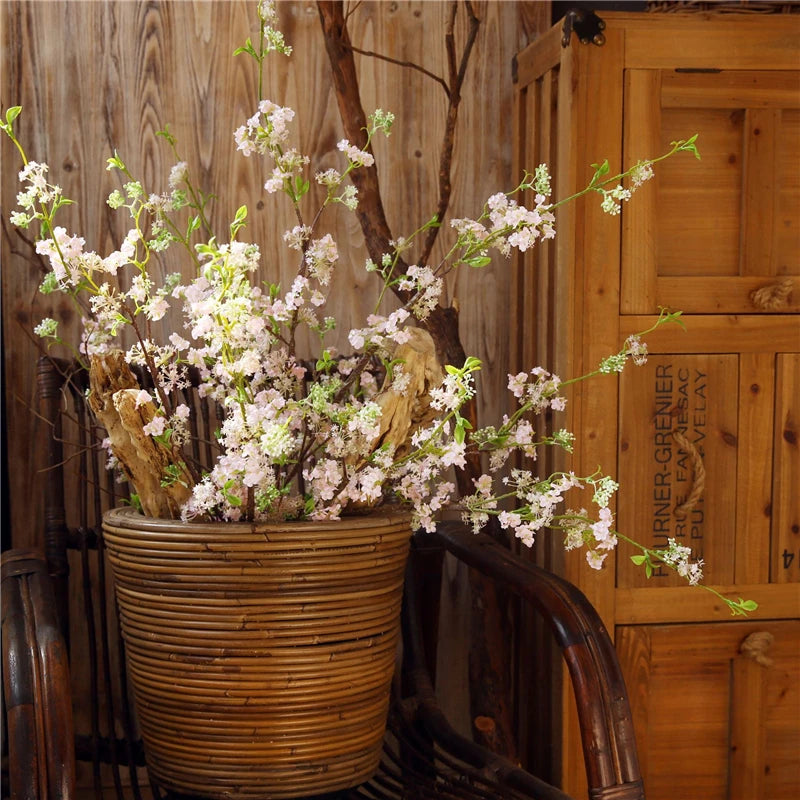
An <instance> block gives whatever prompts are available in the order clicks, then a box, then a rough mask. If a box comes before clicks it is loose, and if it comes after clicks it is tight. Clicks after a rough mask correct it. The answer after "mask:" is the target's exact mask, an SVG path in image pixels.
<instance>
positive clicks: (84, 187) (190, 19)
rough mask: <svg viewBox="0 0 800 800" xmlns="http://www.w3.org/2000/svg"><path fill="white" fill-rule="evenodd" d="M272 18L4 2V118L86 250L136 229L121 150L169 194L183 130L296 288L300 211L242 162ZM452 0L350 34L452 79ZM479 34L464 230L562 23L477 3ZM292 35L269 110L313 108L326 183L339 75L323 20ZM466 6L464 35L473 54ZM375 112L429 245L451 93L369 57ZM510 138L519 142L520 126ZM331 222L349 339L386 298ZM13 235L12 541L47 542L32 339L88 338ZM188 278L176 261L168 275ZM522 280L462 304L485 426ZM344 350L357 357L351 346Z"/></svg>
mask: <svg viewBox="0 0 800 800" xmlns="http://www.w3.org/2000/svg"><path fill="white" fill-rule="evenodd" d="M254 5H255V3H254V2H253V3H250V2H248V3H245V2H239V0H231V1H230V2H229V1H228V0H217V1H216V2H194V1H192V2H149V3H131V2H104V3H89V2H53V3H36V2H13V0H12V1H11V2H6V3H3V4H2V8H1V9H0V24H2V47H3V50H2V52H3V72H2V86H1V89H0V90H1V91H2V98H0V99H1V100H2V107H3V109H5V108H7V107H8V106H10V105H15V104H20V105H22V106H23V108H24V111H23V115H22V117H21V118H20V120H19V130H20V136H21V138H22V140H23V141H24V143H25V145H26V148H27V151H28V155H29V158H31V159H34V160H39V161H46V162H47V163H49V164H50V166H51V176H52V180H53V181H54V182H56V183H58V184H60V185H61V186H62V187H63V189H64V193H65V195H66V196H68V197H71V198H74V199H76V200H77V201H78V203H77V204H76V205H75V206H73V207H71V208H68V209H65V212H64V213H63V216H62V219H61V223H62V224H64V225H65V227H67V229H68V230H69V231H71V232H77V233H80V235H83V236H84V237H85V238H86V243H87V244H86V249H95V250H97V252H101V253H102V252H109V251H110V250H111V249H113V248H114V247H115V246H117V245H118V244H119V242H120V239H121V237H122V236H124V234H125V232H126V230H127V226H126V221H125V220H124V219H123V218H122V216H121V215H114V214H112V212H111V211H110V210H109V208H108V207H107V205H106V203H105V199H106V197H107V196H108V193H109V191H110V190H111V189H112V188H115V187H116V186H117V185H118V184H117V182H116V181H117V178H116V177H115V176H114V175H112V174H110V173H107V172H106V171H105V169H104V166H105V160H106V158H107V157H108V156H110V155H111V154H112V153H113V151H114V150H115V149H116V150H117V151H118V152H119V153H120V155H121V156H122V157H123V159H124V160H125V162H126V163H127V164H128V166H129V167H130V169H131V171H132V172H133V173H134V174H135V175H137V176H140V177H141V178H142V179H143V181H144V182H145V185H146V186H147V187H148V191H163V190H164V189H165V188H166V179H167V175H168V174H169V169H170V166H171V164H172V163H173V159H172V158H171V155H170V153H169V149H168V148H167V147H166V146H165V145H164V143H163V141H162V140H160V139H158V138H157V137H156V136H155V133H156V131H158V130H160V129H162V128H163V127H164V126H165V125H167V124H169V126H170V130H171V131H172V133H173V134H174V135H175V136H176V137H177V139H178V147H179V151H180V153H181V156H182V158H184V159H185V160H187V161H188V162H189V163H190V165H191V167H192V168H193V170H194V174H195V176H198V177H199V178H201V179H202V181H203V182H204V183H206V184H207V189H209V190H210V191H212V192H213V193H214V194H216V195H217V196H218V198H219V200H218V202H217V204H216V206H215V210H214V214H213V216H214V219H215V221H216V223H217V229H218V230H224V229H225V226H226V225H227V221H228V220H229V219H231V218H232V215H233V213H234V211H235V209H236V208H237V207H238V205H240V204H242V203H246V204H247V206H248V208H249V211H250V216H249V224H250V227H249V229H248V230H249V235H250V236H251V237H252V238H253V239H254V240H255V241H258V242H259V243H260V244H261V247H262V253H263V261H264V265H265V266H264V277H267V275H268V276H269V277H270V278H271V279H273V280H274V276H276V275H279V276H281V277H282V278H283V279H284V281H285V280H286V279H287V278H288V277H289V276H290V275H291V274H292V269H293V267H292V262H291V259H290V257H289V254H288V251H287V250H286V248H285V247H284V246H283V245H282V244H281V242H280V235H281V234H282V232H283V231H284V230H285V229H286V228H287V227H290V226H291V224H294V223H293V222H292V221H291V218H290V216H289V213H288V212H289V209H288V206H287V205H286V204H282V203H281V202H280V198H278V199H277V200H276V196H271V195H267V194H266V193H265V192H264V191H263V189H262V188H261V186H262V184H263V181H264V174H263V172H264V170H263V165H262V164H259V163H258V162H257V161H256V160H254V159H245V158H243V157H242V156H241V155H239V154H237V153H236V152H235V146H234V144H233V139H232V132H233V130H234V129H235V128H236V127H238V126H239V125H240V124H242V122H243V121H244V120H245V119H246V118H247V117H249V116H250V115H251V114H252V113H253V111H254V109H255V102H256V82H255V78H254V68H253V62H252V61H251V60H250V59H249V58H247V57H245V56H238V57H235V58H234V57H233V55H232V53H233V50H234V49H235V48H236V47H237V46H239V45H240V44H242V43H244V41H245V38H246V37H247V36H248V35H250V34H251V33H254V32H256V33H257V25H255V24H254V23H255V13H254ZM448 5H449V4H448V3H444V2H433V3H432V2H399V3H398V2H366V3H353V4H352V6H351V7H350V9H349V10H350V11H351V13H352V17H351V20H350V29H351V36H352V39H353V42H354V43H355V44H356V45H357V46H358V47H360V48H363V49H364V50H369V51H377V52H380V53H385V54H387V55H390V56H392V57H393V58H395V59H398V60H401V61H414V62H418V63H420V64H422V65H424V66H425V67H426V68H427V69H429V70H430V71H432V72H434V73H436V74H444V73H445V65H446V60H445V58H446V57H445V47H444V31H445V23H446V18H447V17H446V15H447V7H448ZM474 5H475V8H476V10H477V13H478V16H479V17H480V18H481V19H482V21H483V24H482V26H481V32H480V35H479V39H478V42H477V46H476V51H475V54H474V56H473V63H472V64H471V66H470V74H469V78H468V80H467V85H466V90H465V93H464V100H463V103H462V108H461V119H460V129H459V133H458V142H459V143H458V145H457V151H456V154H455V160H454V164H455V166H454V170H453V184H454V198H455V203H454V207H453V214H454V215H456V216H464V215H471V214H474V213H477V211H478V210H479V209H480V207H481V205H482V203H483V201H484V200H485V199H486V197H488V196H489V194H491V193H493V192H494V191H497V190H499V189H502V188H507V187H508V188H510V186H511V185H512V184H513V183H515V182H516V181H515V179H513V178H512V176H511V138H510V137H511V132H510V120H511V109H512V82H511V59H512V57H513V55H514V53H516V52H517V51H519V50H520V49H522V47H524V46H525V45H526V44H527V43H528V42H529V41H531V40H532V39H533V38H534V37H535V35H536V32H537V31H539V30H543V29H544V28H545V27H547V26H548V25H549V3H511V2H508V3H506V2H492V3H487V2H483V3H481V2H479V3H475V4H474ZM279 9H280V17H281V26H282V28H283V30H284V31H285V33H286V36H287V39H288V41H289V42H291V43H292V45H293V46H294V48H295V53H294V55H293V56H292V57H291V59H289V60H286V59H285V58H284V57H282V56H277V55H276V56H274V57H273V58H272V59H271V60H269V62H268V68H267V76H266V82H265V83H266V85H265V91H264V93H265V96H266V97H269V98H270V99H272V100H274V101H275V102H278V103H280V104H282V105H290V106H292V107H293V108H295V109H296V111H297V118H296V123H297V124H296V128H295V130H296V131H299V147H300V149H301V150H302V151H303V152H304V153H308V154H310V156H311V158H312V162H313V165H314V168H322V169H324V168H327V167H329V166H333V165H334V164H338V163H339V154H338V152H337V151H336V142H337V141H338V140H339V138H341V134H340V124H339V119H338V110H337V107H336V101H335V97H334V96H333V93H332V89H331V84H330V80H329V76H328V64H327V58H326V55H325V52H324V48H323V43H322V38H321V33H320V24H319V19H318V14H317V10H316V5H315V4H314V3H313V2H281V3H280V4H279ZM463 22H464V13H463V8H462V9H461V11H460V13H459V23H460V24H459V26H458V30H459V32H460V34H461V41H463V34H464V31H465V25H464V24H463ZM359 65H360V75H361V78H360V79H361V85H362V91H363V98H364V105H365V108H366V109H367V110H370V109H372V108H375V107H383V108H388V109H391V110H392V111H394V112H395V114H396V115H397V118H398V123H397V126H396V128H395V132H394V133H393V135H392V137H391V139H389V140H388V141H381V142H378V144H377V146H376V155H377V157H378V159H379V163H380V165H381V180H382V185H383V186H384V190H385V192H386V196H387V198H388V203H387V206H388V216H389V222H390V224H391V226H392V227H393V230H394V231H395V233H396V234H402V233H408V232H410V231H412V230H413V229H414V228H415V227H416V226H417V225H418V224H419V223H420V222H421V221H423V220H426V219H428V218H429V217H430V216H431V215H432V213H433V209H434V208H435V190H436V179H437V155H438V147H439V141H440V134H441V131H442V129H443V125H444V114H445V97H444V92H443V91H442V88H441V87H440V86H439V85H438V84H436V83H435V82H434V81H432V80H430V79H428V78H425V77H424V76H422V75H421V74H420V73H419V72H412V71H410V70H407V69H405V70H404V69H402V68H400V67H398V66H396V65H394V64H389V63H387V62H385V61H380V60H376V59H372V58H361V59H360V63H359ZM507 125H508V126H509V127H506V126H507ZM0 146H1V147H2V151H1V152H2V158H3V162H2V164H3V171H2V214H3V218H4V219H5V220H7V219H8V215H9V213H10V212H11V210H12V209H13V208H14V207H15V196H16V192H17V191H18V188H17V187H18V184H17V181H16V173H17V169H18V164H19V161H18V158H17V155H16V152H15V151H14V149H13V147H12V146H11V144H10V142H8V140H7V139H6V137H3V141H2V145H0ZM329 224H330V226H331V229H332V230H333V232H334V234H335V236H336V237H337V239H338V241H339V245H340V252H341V255H342V257H341V261H340V263H341V273H342V274H341V277H342V278H343V280H342V281H341V282H340V284H339V285H338V287H337V289H336V297H335V302H334V306H335V307H334V308H332V309H331V308H330V306H329V311H328V312H327V313H331V312H332V313H333V314H334V315H335V316H336V317H337V319H338V321H339V326H340V330H341V331H344V332H346V331H347V330H349V328H350V327H351V326H352V325H353V324H355V325H361V324H363V319H364V316H365V314H366V313H369V312H370V311H371V310H372V305H373V304H374V300H375V296H376V294H375V288H376V286H375V285H374V284H373V283H372V281H371V279H370V276H368V275H366V274H365V273H364V271H363V269H362V265H363V262H364V250H363V248H362V247H361V234H360V229H359V227H358V224H357V222H356V220H355V218H354V217H353V216H352V215H348V214H345V213H337V214H336V215H334V217H333V218H332V219H329ZM2 235H3V239H2V296H3V306H2V311H3V335H4V349H5V359H6V362H5V375H4V385H5V392H6V403H7V419H6V425H7V431H8V453H9V480H10V498H11V512H10V519H11V523H12V529H13V543H14V544H15V545H17V546H20V545H28V544H34V543H35V542H36V541H37V537H38V536H39V532H40V530H41V526H40V525H39V524H38V523H39V520H38V518H37V517H38V513H37V512H38V509H39V508H40V505H39V504H38V503H37V501H36V498H37V497H38V492H39V487H40V484H41V475H40V473H39V470H40V469H41V463H40V453H41V442H42V437H43V434H44V432H43V431H42V430H41V427H42V426H41V425H40V423H39V422H38V420H37V418H36V414H35V410H34V401H35V395H34V364H35V359H36V355H37V351H36V346H35V344H34V341H33V338H32V335H31V333H30V331H31V328H32V327H33V325H34V324H36V322H38V321H39V319H41V318H42V317H43V316H53V317H55V318H56V319H58V320H59V322H60V324H61V329H62V331H64V332H65V333H66V334H67V337H68V338H74V335H75V332H76V330H77V326H78V319H77V316H76V314H75V311H74V309H73V308H72V306H71V305H70V302H69V301H68V300H67V299H65V298H64V297H62V296H60V295H51V296H50V297H49V298H42V297H40V296H37V292H36V287H37V286H38V284H39V282H40V280H41V278H42V275H43V267H42V265H41V263H40V262H39V261H37V260H35V259H32V258H30V248H29V247H28V246H27V245H26V244H25V242H24V241H23V240H22V239H21V238H19V236H18V235H17V234H16V232H15V231H13V230H12V229H11V228H10V226H8V225H7V224H6V225H4V228H3V234H2ZM180 268H181V263H180V261H179V260H175V259H174V258H173V259H172V260H170V259H167V260H166V263H165V264H164V266H163V269H164V271H165V272H168V271H174V270H176V269H180ZM508 275H509V271H508V268H507V265H506V264H505V263H503V262H502V261H501V262H500V263H498V264H497V266H496V267H493V268H491V269H487V270H484V271H475V270H471V271H469V273H466V272H465V273H463V274H461V275H459V276H458V277H457V278H456V279H455V280H454V281H453V282H452V284H451V286H450V287H449V299H451V300H452V299H455V300H457V301H458V302H459V304H460V307H461V329H462V337H463V339H464V342H465V345H466V349H467V351H468V352H469V353H471V354H474V355H476V356H478V357H479V358H481V359H482V360H483V361H484V365H485V368H484V371H483V372H482V374H481V376H480V380H481V383H482V386H483V388H484V391H483V394H482V397H483V399H482V403H481V409H480V411H481V413H482V414H483V416H484V418H489V417H494V416H496V412H497V410H498V408H499V407H501V403H502V402H504V393H505V392H504V384H505V374H506V372H507V360H508V331H507V329H506V328H505V322H506V321H507V318H508V317H507V308H508V299H507V296H506V295H507V291H508V286H509V283H508ZM345 345H346V342H345Z"/></svg>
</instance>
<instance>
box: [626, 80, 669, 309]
mask: <svg viewBox="0 0 800 800" xmlns="http://www.w3.org/2000/svg"><path fill="white" fill-rule="evenodd" d="M660 98H661V71H660V70H655V69H634V70H626V73H625V132H624V137H625V138H624V141H625V158H624V163H625V164H626V165H629V164H635V163H636V162H637V161H638V160H639V159H642V158H647V157H650V156H652V155H653V154H655V153H658V152H659V148H660V147H661V135H660V134H661V103H660ZM651 183H653V184H655V185H650V184H645V185H644V186H643V187H642V188H641V189H639V190H638V191H637V192H636V196H635V198H634V200H633V202H631V203H629V204H627V205H626V206H625V208H624V209H623V210H622V231H623V234H622V262H621V265H620V269H621V275H622V277H621V289H620V293H621V297H620V313H621V314H654V313H657V312H658V299H657V292H656V280H657V279H656V276H657V274H658V270H657V255H658V254H657V252H656V237H655V226H654V225H653V224H652V223H651V222H650V221H651V220H653V219H655V217H656V208H657V204H658V194H657V190H658V177H657V176H656V177H655V178H654V179H653V180H652V181H651ZM634 232H635V233H634Z"/></svg>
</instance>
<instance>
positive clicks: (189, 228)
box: [186, 214, 200, 239]
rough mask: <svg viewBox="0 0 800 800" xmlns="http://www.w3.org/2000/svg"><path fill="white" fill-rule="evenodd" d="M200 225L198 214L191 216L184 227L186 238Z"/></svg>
mask: <svg viewBox="0 0 800 800" xmlns="http://www.w3.org/2000/svg"><path fill="white" fill-rule="evenodd" d="M199 227H200V215H199V214H198V215H197V216H195V217H192V218H191V219H190V220H189V224H188V226H187V227H186V238H187V239H188V238H189V237H190V236H191V235H192V234H193V233H194V232H195V231H196V230H197V229H198V228H199Z"/></svg>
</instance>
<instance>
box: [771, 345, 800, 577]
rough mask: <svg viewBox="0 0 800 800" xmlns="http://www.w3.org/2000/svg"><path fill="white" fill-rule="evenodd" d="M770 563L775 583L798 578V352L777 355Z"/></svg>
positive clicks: (799, 371)
mask: <svg viewBox="0 0 800 800" xmlns="http://www.w3.org/2000/svg"><path fill="white" fill-rule="evenodd" d="M773 454H774V465H773V471H772V474H773V484H772V525H773V529H772V536H773V538H772V542H773V552H772V564H771V570H770V572H771V579H772V580H773V581H775V582H776V583H787V582H789V581H791V582H795V583H797V582H800V353H781V354H779V355H778V358H777V365H776V387H775V434H774V439H773Z"/></svg>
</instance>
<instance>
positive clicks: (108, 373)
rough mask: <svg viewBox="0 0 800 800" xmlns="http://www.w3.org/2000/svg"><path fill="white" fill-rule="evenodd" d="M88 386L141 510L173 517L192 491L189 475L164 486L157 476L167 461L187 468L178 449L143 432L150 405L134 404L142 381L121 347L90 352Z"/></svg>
mask: <svg viewBox="0 0 800 800" xmlns="http://www.w3.org/2000/svg"><path fill="white" fill-rule="evenodd" d="M89 388H90V392H89V407H90V408H91V409H92V411H93V413H94V415H95V416H96V417H97V419H98V420H99V421H100V422H101V423H102V424H103V426H104V427H105V429H106V432H107V433H108V436H109V439H110V440H111V452H112V453H113V454H114V456H116V458H117V460H118V461H119V463H120V466H121V467H122V470H123V472H124V473H125V475H126V477H127V478H128V480H129V481H130V483H131V484H132V485H133V487H134V489H135V491H136V493H137V494H138V496H139V500H140V502H141V504H142V511H144V513H145V514H147V515H148V516H150V517H160V518H162V519H177V518H178V517H179V516H180V508H181V506H182V505H183V503H185V502H186V500H188V499H189V496H190V494H191V488H190V484H189V481H188V480H186V476H184V477H183V478H182V481H183V482H178V481H175V482H172V483H171V484H170V485H168V486H162V485H161V482H162V479H163V478H164V476H165V475H166V474H167V470H168V468H170V467H171V466H172V465H174V466H177V467H179V468H180V469H181V471H182V472H185V471H186V470H185V468H184V467H183V465H182V462H181V459H180V457H179V455H178V454H177V453H174V452H172V451H171V450H170V449H168V448H167V447H164V446H162V445H160V444H158V443H156V442H155V441H153V439H152V438H151V437H150V436H149V435H148V434H146V433H145V432H144V430H143V428H144V426H145V425H147V424H149V423H150V422H152V420H153V417H154V416H155V413H156V411H155V406H154V405H153V403H152V402H146V403H141V404H140V405H138V406H137V396H138V394H139V391H140V390H141V387H140V386H139V382H138V380H137V379H136V376H135V375H134V374H133V373H132V372H131V370H130V367H128V365H127V363H125V359H124V357H123V355H122V353H121V352H120V351H112V352H111V353H106V354H103V355H96V356H92V361H91V366H90V369H89ZM184 483H186V484H188V485H184Z"/></svg>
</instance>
